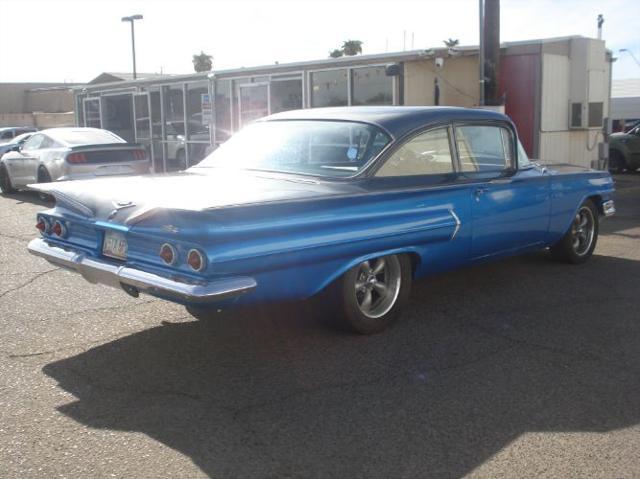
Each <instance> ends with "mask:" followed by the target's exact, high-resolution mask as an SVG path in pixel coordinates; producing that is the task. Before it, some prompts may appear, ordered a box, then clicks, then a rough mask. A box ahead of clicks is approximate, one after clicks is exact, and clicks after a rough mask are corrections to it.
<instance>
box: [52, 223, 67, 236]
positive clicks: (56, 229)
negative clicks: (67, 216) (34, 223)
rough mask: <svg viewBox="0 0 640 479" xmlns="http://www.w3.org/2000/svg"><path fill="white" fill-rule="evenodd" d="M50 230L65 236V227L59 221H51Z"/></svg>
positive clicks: (57, 234)
mask: <svg viewBox="0 0 640 479" xmlns="http://www.w3.org/2000/svg"><path fill="white" fill-rule="evenodd" d="M51 232H52V233H53V234H54V235H56V236H59V237H60V238H64V237H65V236H67V228H65V226H64V225H63V224H62V223H61V222H60V221H56V222H55V223H53V226H52V227H51Z"/></svg>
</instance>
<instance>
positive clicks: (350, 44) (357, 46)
mask: <svg viewBox="0 0 640 479" xmlns="http://www.w3.org/2000/svg"><path fill="white" fill-rule="evenodd" d="M342 52H343V53H344V54H345V55H346V56H354V55H357V54H358V53H362V42H361V41H360V40H347V41H345V42H344V43H343V44H342Z"/></svg>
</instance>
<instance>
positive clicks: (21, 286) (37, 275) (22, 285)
mask: <svg viewBox="0 0 640 479" xmlns="http://www.w3.org/2000/svg"><path fill="white" fill-rule="evenodd" d="M59 270H60V268H54V269H49V270H47V271H43V272H42V273H38V274H36V275H35V276H34V277H33V278H30V279H29V280H28V281H26V282H24V283H22V284H20V285H18V286H16V287H14V288H11V289H8V290H6V291H4V292H2V293H0V298H2V297H4V296H6V295H7V294H9V293H13V292H15V291H18V290H20V289H22V288H24V287H26V286H29V285H30V284H31V283H33V282H34V281H35V280H36V279H38V278H41V277H42V276H44V275H46V274H49V273H53V272H54V271H59Z"/></svg>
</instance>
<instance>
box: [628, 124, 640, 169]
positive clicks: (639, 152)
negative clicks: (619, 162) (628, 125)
mask: <svg viewBox="0 0 640 479" xmlns="http://www.w3.org/2000/svg"><path fill="white" fill-rule="evenodd" d="M626 141H627V148H628V149H629V154H630V155H631V161H632V162H633V164H634V165H637V164H639V163H640V126H636V127H635V128H634V129H633V130H631V131H630V132H629V134H628V135H627V138H626Z"/></svg>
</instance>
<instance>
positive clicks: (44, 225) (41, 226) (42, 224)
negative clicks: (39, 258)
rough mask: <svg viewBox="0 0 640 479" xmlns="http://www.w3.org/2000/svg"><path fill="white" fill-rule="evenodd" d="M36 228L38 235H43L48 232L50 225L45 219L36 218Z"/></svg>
mask: <svg viewBox="0 0 640 479" xmlns="http://www.w3.org/2000/svg"><path fill="white" fill-rule="evenodd" d="M36 228H37V229H38V231H40V233H42V234H44V233H48V232H49V228H51V225H50V224H49V222H48V221H47V219H46V218H44V217H42V216H41V217H39V218H38V222H37V223H36Z"/></svg>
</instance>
